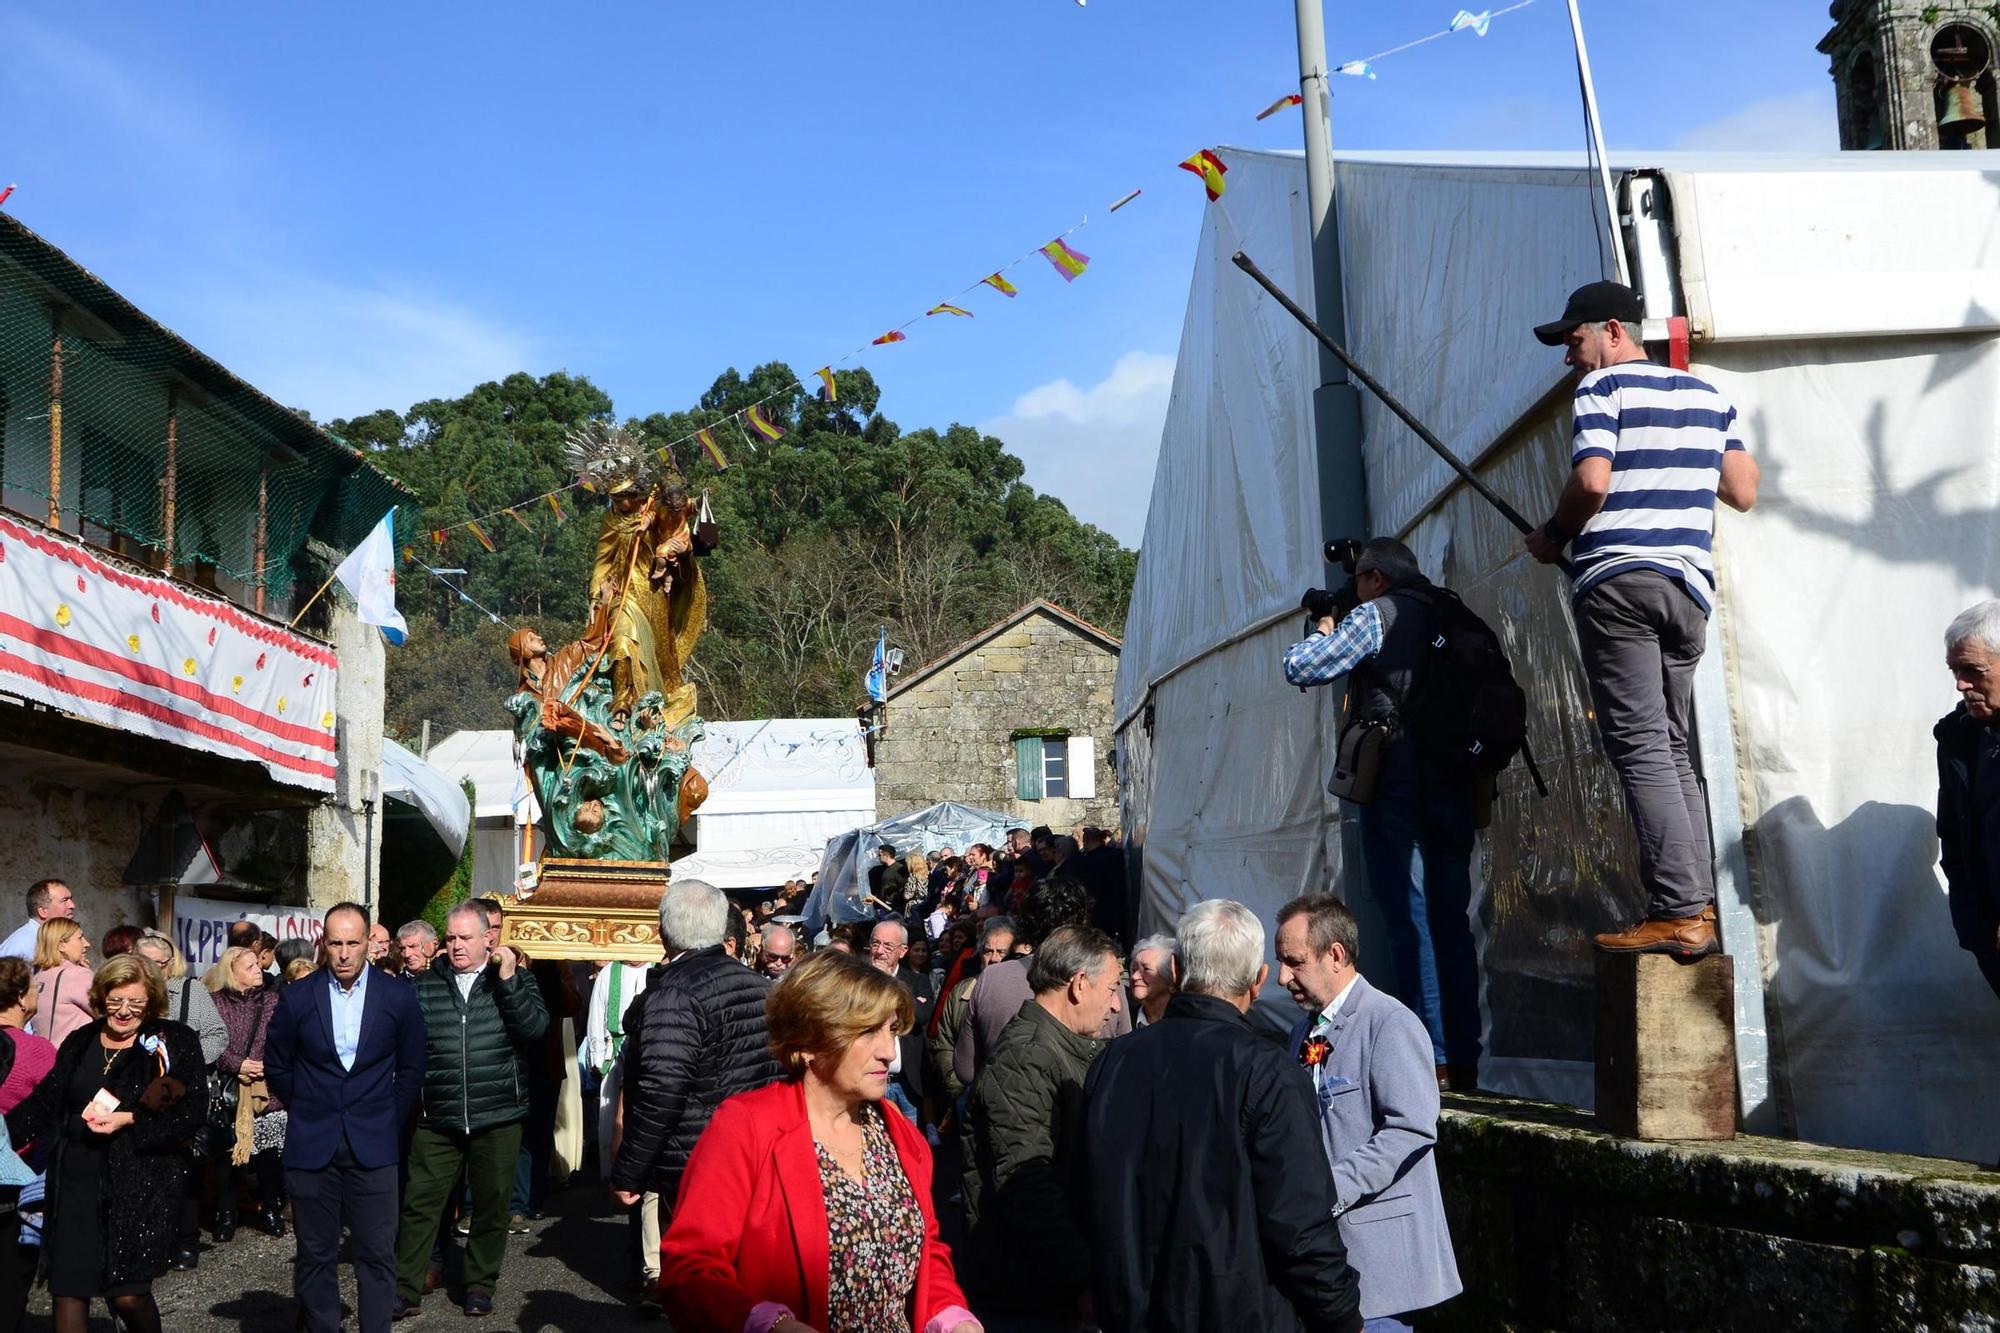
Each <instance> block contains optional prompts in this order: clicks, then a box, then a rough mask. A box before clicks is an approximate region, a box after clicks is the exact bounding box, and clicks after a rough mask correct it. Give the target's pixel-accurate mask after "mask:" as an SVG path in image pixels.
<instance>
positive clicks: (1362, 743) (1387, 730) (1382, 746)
mask: <svg viewBox="0 0 2000 1333" xmlns="http://www.w3.org/2000/svg"><path fill="white" fill-rule="evenodd" d="M1395 734H1396V728H1395V724H1394V723H1390V722H1384V721H1382V720H1381V719H1379V718H1364V717H1357V718H1350V719H1348V723H1347V725H1346V726H1345V727H1342V728H1341V730H1340V740H1339V743H1338V744H1337V745H1336V746H1335V747H1334V758H1333V773H1332V775H1331V776H1330V777H1328V778H1327V780H1326V790H1327V793H1328V794H1329V795H1332V796H1338V797H1339V798H1340V799H1341V800H1343V801H1352V802H1354V803H1355V804H1356V805H1366V804H1368V803H1369V802H1370V801H1372V800H1374V799H1375V786H1376V784H1377V783H1378V782H1380V781H1381V778H1382V756H1383V752H1384V751H1386V750H1387V749H1388V746H1389V738H1390V737H1391V736H1394V735H1395Z"/></svg>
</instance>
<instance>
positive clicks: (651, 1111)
mask: <svg viewBox="0 0 2000 1333" xmlns="http://www.w3.org/2000/svg"><path fill="white" fill-rule="evenodd" d="M770 993H771V983H770V982H769V981H766V980H765V979H764V978H763V977H760V976H758V975H757V974H756V973H755V972H752V971H751V970H750V969H749V968H747V967H745V966H743V964H741V963H739V962H737V961H736V960H735V959H734V958H731V957H730V956H729V955H728V954H726V953H724V952H723V951H722V946H721V945H719V944H718V945H716V946H715V947H713V948H709V949H696V950H693V951H691V952H689V953H687V954H684V955H682V956H681V957H679V958H676V959H675V960H674V961H673V962H671V963H667V964H664V965H662V966H660V967H656V968H654V969H653V970H652V971H651V972H649V973H647V977H646V989H645V990H644V991H643V992H641V993H640V995H639V997H638V998H637V999H635V1000H633V1001H632V1006H631V1008H629V1009H627V1010H626V1011H625V1049H624V1053H623V1055H622V1056H621V1057H620V1058H621V1059H623V1060H624V1061H625V1083H624V1088H625V1137H624V1140H623V1141H622V1142H621V1143H620V1145H619V1148H618V1160H617V1162H616V1163H614V1164H613V1166H612V1168H611V1188H613V1189H619V1190H630V1191H632V1192H633V1193H639V1192H641V1191H645V1190H651V1191H653V1192H655V1193H657V1194H659V1195H661V1196H662V1197H663V1198H664V1199H666V1200H667V1202H668V1204H669V1206H671V1205H672V1202H673V1198H674V1194H675V1191H677V1190H679V1189H680V1184H681V1172H682V1171H683V1170H685V1169H686V1168H687V1161H688V1154H690V1153H692V1152H693V1151H694V1141H695V1140H696V1139H698V1138H700V1137H701V1132H702V1130H704V1129H706V1128H707V1127H708V1121H709V1117H710V1116H712V1115H714V1114H715V1108H716V1107H718V1106H720V1105H722V1103H723V1101H724V1100H725V1099H727V1098H729V1097H733V1096H735V1095H736V1094H737V1093H739V1092H747V1091H749V1090H750V1089H751V1088H761V1087H763V1086H764V1085H765V1084H766V1083H770V1082H772V1081H773V1080H775V1079H777V1078H778V1077H779V1075H781V1074H782V1073H783V1072H784V1070H783V1068H782V1066H780V1065H779V1064H778V1062H777V1061H776V1060H775V1059H773V1058H772V1056H771V1052H770V1049H769V1047H768V1046H767V1045H766V1044H765V1043H766V1034H765V1027H764V998H765V997H766V996H767V995H769V994H770Z"/></svg>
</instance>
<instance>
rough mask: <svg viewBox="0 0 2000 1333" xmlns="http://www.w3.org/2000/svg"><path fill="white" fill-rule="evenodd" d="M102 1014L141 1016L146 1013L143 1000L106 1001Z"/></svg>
mask: <svg viewBox="0 0 2000 1333" xmlns="http://www.w3.org/2000/svg"><path fill="white" fill-rule="evenodd" d="M104 1012H105V1013H107V1014H143V1013H145V1012H146V1001H144V1000H106V1001H105V1002H104Z"/></svg>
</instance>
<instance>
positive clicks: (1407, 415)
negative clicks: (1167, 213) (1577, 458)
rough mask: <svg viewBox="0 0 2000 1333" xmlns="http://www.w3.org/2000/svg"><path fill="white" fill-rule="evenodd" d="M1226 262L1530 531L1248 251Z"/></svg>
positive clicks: (1525, 528)
mask: <svg viewBox="0 0 2000 1333" xmlns="http://www.w3.org/2000/svg"><path fill="white" fill-rule="evenodd" d="M1230 262H1232V263H1234V264H1235V265H1236V267H1238V268H1240V269H1242V270H1243V271H1244V272H1245V273H1248V274H1249V275H1250V276H1251V277H1252V278H1255V279H1256V280H1257V285H1258V286H1260V287H1262V288H1263V289H1264V290H1265V291H1267V292H1269V293H1270V294H1271V296H1272V298H1273V299H1274V300H1276V301H1277V303H1278V304H1279V305H1281V306H1283V307H1284V308H1285V309H1286V310H1288V311H1290V312H1291V316H1292V318H1293V319H1296V320H1297V321H1298V322H1299V323H1301V324H1303V325H1305V327H1306V331H1307V332H1308V333H1310V334H1312V336H1313V337H1315V338H1317V339H1319V342H1320V346H1322V347H1324V348H1326V350H1327V351H1329V352H1331V353H1333V355H1334V356H1336V357H1338V358H1340V363H1341V364H1342V365H1344V366H1346V367H1347V369H1348V371H1349V373H1351V374H1352V375H1353V376H1354V378H1355V379H1357V380H1359V381H1360V382H1361V386H1362V387H1363V388H1364V389H1366V390H1368V392H1370V393H1372V394H1374V395H1375V396H1376V397H1377V398H1379V399H1381V400H1382V405H1383V406H1384V407H1386V408H1388V409H1389V410H1390V411H1391V412H1394V413H1395V414H1396V415H1397V416H1398V417H1401V418H1402V420H1403V424H1404V425H1406V426H1408V427H1409V428H1410V429H1411V430H1413V431H1415V432H1416V434H1417V438H1418V439H1420V440H1422V441H1423V442H1424V443H1425V444H1428V445H1429V446H1430V447H1431V449H1432V450H1433V451H1434V452H1435V453H1436V454H1437V456H1438V457H1439V458H1442V459H1443V460H1444V461H1445V462H1447V463H1449V464H1450V465H1451V468H1452V470H1453V471H1454V472H1456V473H1458V475H1459V476H1460V477H1463V478H1464V479H1465V484H1466V485H1468V486H1470V487H1472V489H1473V490H1475V491H1478V492H1479V494H1480V495H1482V496H1483V497H1485V499H1486V502H1487V503H1488V504H1490V505H1492V506H1493V507H1494V508H1495V509H1498V510H1499V511H1500V513H1501V515H1502V516H1503V517H1505V518H1506V520H1507V521H1508V522H1509V523H1512V524H1513V525H1514V527H1515V528H1516V529H1518V530H1519V531H1521V532H1523V533H1526V532H1531V531H1533V530H1534V526H1535V525H1534V524H1532V523H1530V522H1528V520H1527V519H1525V518H1522V517H1521V515H1520V512H1519V511H1518V510H1516V509H1515V508H1514V506H1512V505H1510V504H1508V503H1507V502H1506V501H1505V500H1503V499H1501V498H1500V496H1499V495H1497V494H1496V493H1495V492H1494V490H1493V488H1492V487H1491V486H1488V485H1487V484H1486V483H1485V482H1483V481H1481V480H1480V479H1479V477H1478V475H1477V474H1475V473H1474V472H1473V470H1472V469H1471V468H1469V467H1467V466H1466V465H1465V464H1464V463H1462V462H1460V461H1459V459H1458V456H1457V455H1456V454H1454V453H1452V451H1451V450H1450V449H1448V448H1446V447H1445V443H1444V441H1443V440H1440V439H1439V438H1438V437H1437V436H1435V435H1433V434H1431V430H1430V427H1428V426H1426V425H1425V424H1424V423H1423V422H1421V421H1419V420H1417V418H1416V415H1415V414H1414V413H1412V412H1411V411H1410V409H1409V408H1407V407H1404V406H1403V405H1402V403H1400V402H1398V401H1397V400H1396V396H1395V395H1394V394H1392V393H1390V392H1389V391H1388V390H1387V389H1385V388H1383V387H1382V384H1381V382H1380V381H1379V380H1377V379H1376V378H1375V377H1374V376H1373V375H1370V374H1369V373H1368V372H1367V371H1366V370H1364V369H1362V367H1361V365H1360V363H1359V362H1357V361H1355V359H1354V358H1353V357H1351V356H1349V355H1348V354H1347V349H1346V348H1345V347H1342V346H1341V345H1340V344H1339V343H1337V342H1335V341H1334V340H1333V339H1331V338H1329V337H1327V336H1326V333H1325V331H1324V330H1322V329H1321V328H1320V326H1319V325H1317V324H1315V323H1313V318H1312V316H1311V315H1308V314H1307V313H1306V312H1305V311H1303V310H1301V309H1299V306H1298V302H1296V301H1294V300H1292V298H1291V297H1289V296H1287V295H1285V293H1284V292H1283V291H1281V290H1279V288H1278V285H1277V284H1276V283H1274V282H1272V281H1271V280H1270V279H1269V278H1268V277H1266V276H1264V270H1263V269H1261V268H1258V267H1257V261H1256V260H1254V259H1252V258H1250V256H1249V255H1246V254H1244V253H1243V252H1242V251H1241V250H1238V251H1237V252H1236V253H1235V254H1234V255H1232V256H1230Z"/></svg>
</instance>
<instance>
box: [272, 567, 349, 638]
mask: <svg viewBox="0 0 2000 1333" xmlns="http://www.w3.org/2000/svg"><path fill="white" fill-rule="evenodd" d="M339 577H340V569H339V568H338V567H337V566H336V567H335V569H334V571H333V573H331V574H328V575H327V576H326V582H325V583H322V584H320V585H319V591H318V592H316V593H314V594H313V595H312V596H310V597H308V598H306V604H305V605H304V606H302V607H300V608H299V613H298V614H297V615H295V616H293V617H292V621H291V623H290V624H289V625H286V626H285V628H286V629H297V628H298V627H299V622H300V621H301V620H304V619H305V617H306V612H308V611H310V610H312V609H313V603H314V602H317V601H318V600H319V599H320V598H321V597H324V596H325V595H326V590H327V589H328V588H331V587H332V586H333V581H334V580H335V579H337V578H339Z"/></svg>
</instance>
